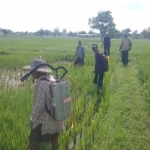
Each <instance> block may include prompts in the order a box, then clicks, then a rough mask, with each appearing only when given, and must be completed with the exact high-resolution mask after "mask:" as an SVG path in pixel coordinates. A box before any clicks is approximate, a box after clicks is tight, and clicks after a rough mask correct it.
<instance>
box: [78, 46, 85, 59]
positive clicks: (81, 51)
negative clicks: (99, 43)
mask: <svg viewBox="0 0 150 150" xmlns="http://www.w3.org/2000/svg"><path fill="white" fill-rule="evenodd" d="M84 56H85V48H84V47H83V46H82V45H81V46H78V47H77V48H76V57H77V58H84Z"/></svg>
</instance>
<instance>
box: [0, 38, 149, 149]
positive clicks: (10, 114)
mask: <svg viewBox="0 0 150 150" xmlns="http://www.w3.org/2000/svg"><path fill="white" fill-rule="evenodd" d="M81 40H82V43H88V44H89V45H90V44H92V42H97V43H98V45H99V47H100V50H101V42H100V39H96V38H94V39H86V38H83V39H81ZM77 42H78V39H77V38H47V37H0V111H1V113H0V127H1V128H0V150H25V149H26V146H27V143H28V136H29V133H30V128H29V116H30V112H31V106H32V100H33V93H34V86H35V84H34V83H33V81H32V78H30V79H28V80H27V81H25V82H23V83H21V81H20V78H21V77H22V76H23V75H24V72H23V71H22V67H23V66H25V65H28V64H29V62H30V61H31V60H32V59H34V58H35V57H37V56H39V55H41V56H42V57H43V58H44V59H45V60H46V62H47V63H49V64H50V65H52V66H53V67H58V66H64V67H65V68H66V69H67V71H68V73H67V75H70V76H71V77H72V78H73V79H74V81H75V83H76V86H77V103H76V110H75V114H74V116H73V123H74V127H73V128H72V129H70V126H69V120H67V121H66V124H67V129H66V131H65V132H64V133H63V134H62V135H61V136H60V138H59V145H60V148H59V149H60V150H65V147H66V146H67V147H68V148H69V149H71V150H149V149H150V148H149V147H150V142H149V141H150V113H149V109H150V66H149V64H150V60H149V57H150V53H149V49H150V45H149V40H133V48H132V50H131V52H130V54H129V66H128V67H127V68H124V67H123V66H122V63H121V57H120V53H119V51H118V49H119V46H120V42H121V40H115V39H114V40H112V47H111V56H110V69H109V71H108V72H107V73H106V74H105V78H104V89H103V92H102V100H101V103H99V102H98V97H97V94H96V87H95V85H94V84H93V79H94V74H93V71H94V54H93V52H92V51H91V49H90V48H89V47H87V46H86V45H85V48H86V57H85V65H84V66H82V67H81V66H77V67H74V66H73V60H72V57H73V55H74V54H75V49H76V47H77ZM102 51H103V50H102ZM60 74H61V72H60ZM70 85H71V91H70V92H71V96H72V105H73V104H74V98H73V97H74V90H73V85H72V84H71V82H70ZM41 149H42V150H50V149H51V145H46V144H42V145H41Z"/></svg>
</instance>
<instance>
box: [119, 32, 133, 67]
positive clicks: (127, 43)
mask: <svg viewBox="0 0 150 150" xmlns="http://www.w3.org/2000/svg"><path fill="white" fill-rule="evenodd" d="M131 47H132V42H131V40H130V39H129V38H128V34H127V33H125V34H124V38H123V39H122V41H121V45H120V49H119V51H121V53H122V63H123V65H124V66H127V65H128V52H129V51H130V50H131Z"/></svg>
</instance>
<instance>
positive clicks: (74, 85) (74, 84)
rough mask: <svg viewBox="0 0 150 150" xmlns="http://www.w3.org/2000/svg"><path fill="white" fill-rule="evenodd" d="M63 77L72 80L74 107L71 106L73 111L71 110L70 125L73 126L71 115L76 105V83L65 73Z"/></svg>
mask: <svg viewBox="0 0 150 150" xmlns="http://www.w3.org/2000/svg"><path fill="white" fill-rule="evenodd" d="M64 77H65V78H69V79H70V80H71V81H72V83H73V87H74V107H73V111H72V114H71V118H70V127H71V128H73V115H74V112H75V107H76V100H77V88H76V83H75V81H74V79H73V78H72V77H71V76H69V75H65V76H64Z"/></svg>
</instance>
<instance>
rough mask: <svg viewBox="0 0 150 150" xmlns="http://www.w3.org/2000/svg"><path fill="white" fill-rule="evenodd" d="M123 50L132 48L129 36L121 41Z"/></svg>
mask: <svg viewBox="0 0 150 150" xmlns="http://www.w3.org/2000/svg"><path fill="white" fill-rule="evenodd" d="M121 45H122V47H121V51H126V50H129V49H130V48H131V45H132V42H131V40H130V39H129V38H123V39H122V42H121Z"/></svg>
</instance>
